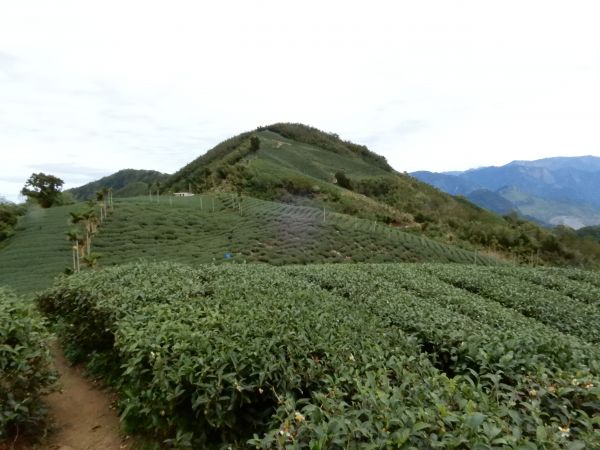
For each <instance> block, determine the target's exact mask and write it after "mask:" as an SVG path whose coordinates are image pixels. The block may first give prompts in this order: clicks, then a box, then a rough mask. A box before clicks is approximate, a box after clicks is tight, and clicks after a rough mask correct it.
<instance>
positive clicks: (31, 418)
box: [0, 287, 56, 446]
mask: <svg viewBox="0 0 600 450" xmlns="http://www.w3.org/2000/svg"><path fill="white" fill-rule="evenodd" d="M47 340H48V332H47V330H46V328H45V326H44V322H43V320H42V318H41V317H40V315H39V314H38V313H36V312H34V310H33V305H31V304H30V303H27V302H25V301H24V300H23V299H21V298H18V297H17V296H16V295H15V294H14V293H13V292H11V291H9V290H7V289H4V288H2V287H0V446H1V443H2V442H4V441H5V439H6V438H7V437H12V436H14V435H19V434H20V435H27V434H29V433H32V434H38V433H39V432H40V430H41V429H43V428H44V423H45V419H46V417H45V413H46V408H45V405H44V402H43V400H42V396H43V394H44V393H46V392H48V391H49V390H50V389H51V388H52V387H53V385H54V382H55V380H56V375H55V374H54V372H53V371H52V370H51V368H50V365H51V357H50V351H49V349H48V341H47Z"/></svg>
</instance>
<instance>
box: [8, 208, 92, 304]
mask: <svg viewBox="0 0 600 450" xmlns="http://www.w3.org/2000/svg"><path fill="white" fill-rule="evenodd" d="M81 207H82V205H81V204H77V205H69V206H57V207H54V208H48V209H42V208H40V207H37V206H34V207H30V208H29V209H28V210H27V213H26V214H25V216H23V217H22V218H21V219H20V220H19V222H18V224H17V227H16V233H15V234H14V236H12V237H11V238H10V239H8V240H7V241H6V243H3V246H2V248H1V249H0V285H7V286H10V287H11V288H13V289H14V290H15V291H17V293H19V294H24V293H30V292H33V291H35V290H37V289H43V288H46V287H48V285H50V284H51V283H52V279H53V278H54V277H55V276H56V275H57V274H59V273H61V272H62V271H63V269H64V268H65V267H66V266H70V265H71V250H70V245H69V242H68V241H67V239H66V237H65V233H67V232H68V231H69V230H70V228H71V226H70V225H69V212H71V211H75V210H79V209H81Z"/></svg>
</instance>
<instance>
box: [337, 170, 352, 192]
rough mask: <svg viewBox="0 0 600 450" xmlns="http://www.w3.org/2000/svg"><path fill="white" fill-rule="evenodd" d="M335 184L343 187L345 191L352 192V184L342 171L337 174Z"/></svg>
mask: <svg viewBox="0 0 600 450" xmlns="http://www.w3.org/2000/svg"><path fill="white" fill-rule="evenodd" d="M335 182H336V183H337V185H338V186H339V187H343V188H344V189H349V190H352V183H351V182H350V179H349V178H348V177H347V176H346V174H345V173H344V172H343V171H341V170H338V171H337V172H336V173H335Z"/></svg>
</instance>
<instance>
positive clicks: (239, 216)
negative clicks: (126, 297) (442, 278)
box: [0, 194, 498, 294]
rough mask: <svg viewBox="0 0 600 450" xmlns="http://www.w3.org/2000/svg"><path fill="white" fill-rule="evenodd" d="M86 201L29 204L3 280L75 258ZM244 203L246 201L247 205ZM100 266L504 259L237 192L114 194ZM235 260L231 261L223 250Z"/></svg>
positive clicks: (43, 281) (21, 279)
mask: <svg viewBox="0 0 600 450" xmlns="http://www.w3.org/2000/svg"><path fill="white" fill-rule="evenodd" d="M86 208H88V207H87V206H86V205H85V204H84V203H80V204H76V205H71V206H63V207H57V208H50V209H45V210H44V209H39V208H35V209H32V210H31V211H30V212H29V213H28V214H27V216H26V217H25V218H24V219H23V220H22V222H21V223H20V224H19V230H18V232H17V234H16V235H15V236H13V237H12V238H11V239H10V240H9V241H8V242H7V243H6V245H5V248H2V249H0V285H3V284H5V285H8V286H10V287H11V288H12V289H14V290H16V291H17V292H19V293H22V294H30V293H31V292H33V291H36V290H39V289H43V288H44V287H47V286H49V285H50V284H51V283H52V280H53V278H54V277H55V276H56V275H58V274H59V273H62V272H63V271H64V270H65V268H68V267H70V266H71V250H70V249H71V244H70V243H69V241H68V240H67V238H66V232H67V231H69V230H70V229H72V228H74V225H72V224H70V223H69V212H71V211H75V212H77V211H81V210H85V209H86ZM240 209H241V210H240ZM92 250H93V251H94V252H95V253H97V254H100V255H101V257H100V259H99V260H98V266H99V267H102V266H112V265H117V264H123V263H127V262H132V261H137V260H139V259H140V258H143V259H149V260H155V261H164V260H169V261H177V262H181V263H186V264H192V265H194V264H200V263H210V262H233V263H236V262H239V263H243V262H264V263H269V264H273V265H282V264H308V263H326V262H403V261H446V262H467V263H478V264H497V263H498V262H497V261H496V260H495V259H492V258H489V257H485V256H483V255H480V254H477V253H475V252H471V251H467V250H463V249H460V248H458V247H455V246H449V245H444V244H441V243H438V242H436V241H434V240H431V239H427V238H422V237H420V236H418V235H414V234H410V233H406V232H403V231H402V230H400V229H397V228H394V227H390V226H386V225H382V224H380V223H377V222H372V221H368V220H361V219H357V218H355V217H352V216H348V215H344V214H335V213H332V212H330V211H325V214H324V213H323V210H319V209H316V208H310V207H300V206H293V205H287V204H284V203H277V202H268V201H263V200H259V199H254V198H250V197H237V196H232V195H230V194H220V195H203V196H201V197H200V196H197V197H191V198H177V197H161V199H160V201H159V202H157V199H156V197H154V198H153V200H152V201H150V200H149V199H148V198H147V197H137V198H132V199H118V200H115V210H114V213H112V214H111V215H109V216H108V219H107V220H106V221H105V222H104V224H102V226H101V228H100V229H99V233H98V234H97V235H96V236H95V237H94V238H93V241H92ZM226 253H227V254H229V255H230V259H227V260H225V258H224V255H225V254H226Z"/></svg>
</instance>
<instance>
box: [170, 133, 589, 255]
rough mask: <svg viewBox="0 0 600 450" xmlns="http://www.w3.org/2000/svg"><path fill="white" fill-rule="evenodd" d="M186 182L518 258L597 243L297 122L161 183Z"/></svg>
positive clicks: (205, 158) (228, 145)
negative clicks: (455, 191)
mask: <svg viewBox="0 0 600 450" xmlns="http://www.w3.org/2000/svg"><path fill="white" fill-rule="evenodd" d="M253 142H254V144H253ZM336 174H337V175H338V176H337V177H336ZM340 174H341V176H340ZM338 177H340V178H341V179H342V181H343V183H340V180H338ZM341 184H343V185H344V187H342V185H341ZM189 186H192V187H193V190H194V191H196V192H206V191H225V192H238V193H244V194H245V195H248V196H252V197H258V198H263V199H266V200H275V201H282V202H286V203H290V204H295V205H301V206H313V207H316V208H322V207H326V208H327V209H330V210H332V211H336V212H339V213H345V214H349V215H353V216H356V217H361V218H364V219H369V220H375V221H378V222H382V223H392V224H394V225H396V226H400V227H404V228H410V229H414V230H416V231H418V232H420V233H422V234H423V235H424V236H427V237H430V238H433V239H436V240H438V241H441V242H444V243H450V244H456V245H459V246H461V247H463V248H466V249H472V250H483V251H488V252H495V253H497V254H498V255H500V256H503V257H506V258H508V259H515V258H516V259H517V260H519V261H521V262H531V260H532V258H533V257H534V255H535V258H536V261H541V262H544V263H547V264H575V265H599V264H600V245H592V246H583V245H581V246H575V247H573V246H570V242H561V240H560V236H557V235H555V234H554V233H553V232H552V231H551V230H548V229H545V228H542V227H540V226H538V225H537V224H535V223H533V222H530V221H527V220H525V219H522V218H518V217H515V216H507V217H501V216H498V215H496V214H494V213H492V212H489V211H486V210H484V209H482V208H479V207H477V206H475V205H474V204H472V203H470V202H469V201H468V200H466V199H464V198H461V197H454V196H451V195H448V194H445V193H443V192H441V191H439V190H438V189H436V188H434V187H432V186H430V185H428V184H426V183H423V182H421V181H418V180H417V179H415V178H413V177H411V176H408V175H406V174H402V173H398V172H396V171H394V170H393V169H392V168H391V167H390V166H389V165H388V164H387V162H386V161H385V158H383V157H381V156H379V155H376V154H375V153H372V152H370V151H369V150H368V149H367V148H366V147H364V146H359V145H356V144H352V143H349V142H346V141H342V140H341V139H340V138H339V137H338V136H336V135H334V134H330V133H325V132H322V131H319V130H317V129H315V128H311V127H308V126H305V125H300V124H275V125H270V126H267V127H261V128H258V129H257V130H256V131H254V132H249V133H243V134H240V135H238V136H236V137H233V138H231V139H228V140H226V141H224V142H222V143H221V144H219V145H217V146H216V147H215V148H213V149H212V150H209V151H208V152H207V153H206V154H204V155H202V156H200V157H199V158H197V159H196V160H194V161H192V162H191V163H190V164H188V165H187V166H185V167H183V168H182V169H181V170H179V171H178V172H176V173H175V174H174V175H173V176H172V177H170V178H169V179H168V180H167V181H166V182H165V184H164V186H163V189H164V190H165V191H179V190H187V189H188V187H189Z"/></svg>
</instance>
